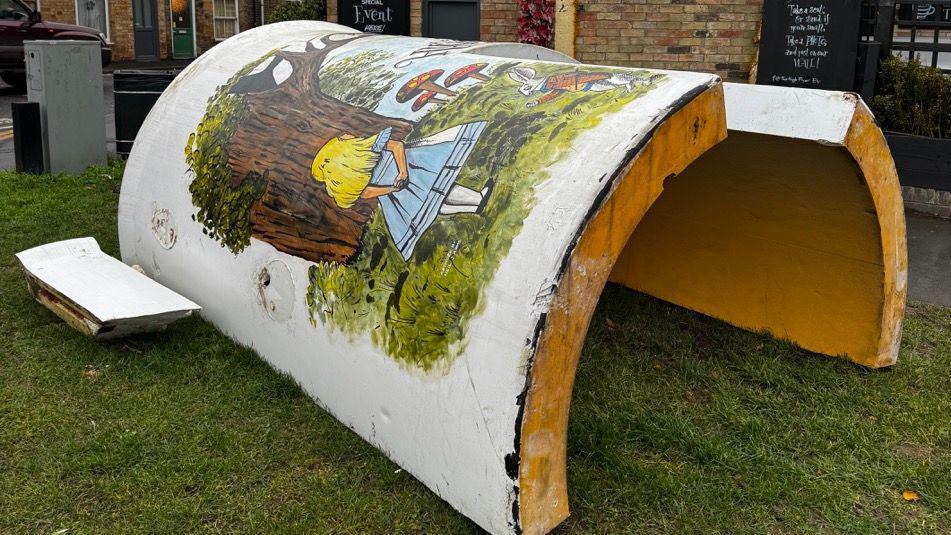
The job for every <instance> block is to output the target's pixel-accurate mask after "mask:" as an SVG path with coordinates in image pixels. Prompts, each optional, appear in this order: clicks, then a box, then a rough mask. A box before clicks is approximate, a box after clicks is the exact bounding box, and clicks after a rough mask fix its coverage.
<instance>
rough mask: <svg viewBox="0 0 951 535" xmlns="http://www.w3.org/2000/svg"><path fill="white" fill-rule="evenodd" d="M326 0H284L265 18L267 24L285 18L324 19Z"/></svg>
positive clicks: (325, 16) (282, 20) (281, 20)
mask: <svg viewBox="0 0 951 535" xmlns="http://www.w3.org/2000/svg"><path fill="white" fill-rule="evenodd" d="M326 18H327V2H326V0H284V2H282V3H281V5H280V6H278V7H277V9H275V10H274V11H272V12H271V16H269V17H268V18H267V22H268V24H270V23H272V22H284V21H285V20H326Z"/></svg>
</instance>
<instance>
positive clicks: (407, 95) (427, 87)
mask: <svg viewBox="0 0 951 535" xmlns="http://www.w3.org/2000/svg"><path fill="white" fill-rule="evenodd" d="M444 72H446V71H444V70H442V69H433V70H431V71H429V72H424V73H423V74H419V75H417V76H414V77H413V78H411V79H410V80H409V81H408V82H406V83H405V84H403V87H401V88H400V90H399V91H397V92H396V101H397V102H399V103H400V104H402V103H404V102H406V101H408V100H409V99H411V98H413V97H415V96H417V95H419V94H420V93H422V92H424V91H431V92H433V93H439V94H440V95H446V96H447V97H454V96H456V92H455V91H450V90H448V89H446V88H445V87H443V86H441V85H439V84H437V83H436V82H435V80H436V79H437V78H439V77H440V76H442V73H444Z"/></svg>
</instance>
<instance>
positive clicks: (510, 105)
mask: <svg viewBox="0 0 951 535" xmlns="http://www.w3.org/2000/svg"><path fill="white" fill-rule="evenodd" d="M388 43H389V41H380V42H379V44H377V41H374V40H368V41H366V45H363V46H361V45H360V44H359V42H357V43H354V44H350V45H349V46H350V47H352V50H347V49H344V51H346V52H348V53H346V54H339V55H337V56H334V57H332V59H329V60H327V59H326V58H327V55H328V53H329V52H330V51H331V50H333V49H335V48H336V47H339V46H343V45H341V44H339V43H336V42H333V41H325V42H323V43H322V45H323V46H321V47H313V48H309V49H308V50H305V51H304V52H285V51H277V52H275V53H274V56H273V59H268V58H262V59H261V61H259V62H255V64H254V65H251V66H249V67H248V68H246V69H244V74H242V73H239V74H238V75H236V76H235V77H234V78H232V79H231V80H230V81H229V82H228V83H227V84H225V85H224V86H222V88H220V89H219V91H218V92H217V94H216V95H215V96H214V97H213V98H212V100H211V101H210V102H209V106H208V109H207V113H206V115H205V117H204V119H203V121H202V123H201V124H200V125H199V127H198V130H197V132H196V133H195V134H194V135H193V139H191V140H190V141H189V148H188V149H186V154H187V157H188V158H189V164H190V165H191V166H192V170H193V171H194V173H195V180H194V182H193V184H192V198H193V201H194V203H195V205H196V206H197V207H198V213H197V220H198V221H199V222H201V223H202V224H203V225H204V226H205V228H206V232H207V233H208V234H209V235H210V236H212V237H213V238H215V239H217V240H219V241H220V242H221V243H222V244H223V245H224V246H226V247H228V248H230V249H231V250H232V251H234V252H235V253H236V254H237V253H238V252H240V251H241V249H242V248H243V247H244V246H246V245H247V243H248V241H249V239H250V238H249V236H250V237H254V238H256V239H259V240H262V241H265V242H267V243H270V244H271V245H272V246H274V247H275V248H277V249H278V250H281V251H284V252H287V253H289V254H293V255H295V256H298V257H300V258H303V259H306V260H310V261H312V266H311V268H310V269H309V280H308V288H307V291H306V295H305V296H304V300H305V302H306V306H307V310H308V311H309V316H310V320H311V322H312V323H313V324H314V325H318V324H322V325H326V326H328V327H331V328H333V329H334V330H336V331H337V332H338V333H340V334H342V335H344V336H351V337H356V336H369V337H370V338H371V339H372V341H373V342H374V344H376V345H377V346H378V347H380V348H382V350H383V351H385V353H386V354H388V355H389V356H391V357H392V358H394V359H397V360H398V361H400V362H401V363H403V364H404V365H406V366H408V367H412V368H417V369H422V370H433V369H443V368H444V367H445V366H447V365H448V364H449V363H451V362H452V360H453V359H454V358H455V356H457V355H459V354H460V353H461V351H462V350H463V349H464V348H465V346H466V344H467V342H468V340H467V335H466V333H467V325H468V323H469V320H470V319H471V318H472V317H473V316H475V315H476V314H478V313H480V312H481V311H482V309H483V306H484V303H483V300H484V291H485V288H486V286H487V285H488V284H489V283H490V281H491V280H492V278H493V277H494V275H495V273H496V271H497V269H498V267H499V265H500V263H501V262H502V261H503V260H504V259H505V257H506V255H507V254H508V252H509V249H510V247H511V245H512V241H513V240H514V239H515V237H516V236H517V235H518V233H519V232H520V231H521V228H522V223H523V221H524V220H525V218H526V217H527V216H528V214H529V212H530V211H531V209H532V207H533V206H534V204H535V187H536V186H537V185H539V184H540V183H542V182H544V181H545V180H548V179H549V178H551V177H550V176H549V175H548V173H547V171H546V169H547V168H549V167H550V166H551V165H552V164H553V163H555V162H557V161H558V160H559V159H560V158H562V157H563V156H565V154H566V152H567V150H568V149H569V147H570V146H571V145H572V142H573V141H574V139H575V138H576V136H577V135H578V134H579V133H581V132H583V131H585V130H588V129H590V128H592V127H594V126H595V125H597V124H598V123H599V122H600V121H601V119H602V117H604V116H605V115H606V114H610V113H613V112H616V111H618V110H620V109H621V108H622V107H623V106H625V105H627V104H629V103H630V102H631V101H632V100H634V99H637V98H638V97H639V96H641V95H643V94H645V93H646V92H648V91H650V90H652V89H654V88H655V87H656V86H657V85H658V84H659V83H662V82H663V80H664V77H663V76H662V75H652V74H651V73H649V72H647V71H630V70H620V69H608V68H600V67H599V68H597V70H590V69H587V68H580V69H579V67H577V66H570V65H558V64H545V63H537V64H529V63H522V62H515V61H511V60H509V61H505V60H496V61H494V62H492V63H488V62H486V63H479V62H475V63H473V59H472V57H468V56H462V57H459V56H454V55H452V54H444V55H437V56H433V57H423V58H422V59H421V60H418V61H414V62H407V61H401V60H400V59H399V58H400V57H403V58H405V56H401V55H400V54H401V53H404V54H405V52H406V51H402V50H395V49H394V50H387V44H388ZM374 45H375V46H374ZM325 60H326V65H324V62H325ZM264 61H271V66H270V67H268V68H267V69H265V70H264V71H261V72H258V73H257V74H248V73H250V72H251V69H253V68H254V66H256V65H259V64H261V63H262V62H264ZM281 61H286V62H288V64H289V65H290V66H291V67H292V69H293V74H292V75H291V76H289V77H288V78H286V79H285V80H280V78H279V77H275V76H271V75H270V74H268V73H269V72H277V71H276V69H277V64H278V63H279V62H281ZM394 62H395V63H394ZM396 65H400V67H396ZM262 73H264V74H267V75H268V76H270V77H269V78H262V77H261V75H262ZM315 82H316V83H315ZM275 95H277V96H279V98H278V97H276V96H275ZM281 102H283V105H281V104H280V103H281ZM278 105H281V108H280V113H277V112H276V111H275V106H278ZM216 151H219V152H216ZM196 154H197V155H198V156H200V157H196ZM275 156H278V157H275ZM427 173H429V174H427ZM420 199H421V200H420ZM413 202H415V203H416V204H413ZM225 212H227V215H225Z"/></svg>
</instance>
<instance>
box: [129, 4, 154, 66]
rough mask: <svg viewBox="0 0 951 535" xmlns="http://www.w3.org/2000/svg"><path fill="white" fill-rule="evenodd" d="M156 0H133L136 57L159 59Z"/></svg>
mask: <svg viewBox="0 0 951 535" xmlns="http://www.w3.org/2000/svg"><path fill="white" fill-rule="evenodd" d="M157 7H158V6H157V2H156V0H132V20H133V22H134V32H135V35H134V37H133V39H134V41H135V59H158V57H159V41H158V9H157Z"/></svg>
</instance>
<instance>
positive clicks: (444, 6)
mask: <svg viewBox="0 0 951 535" xmlns="http://www.w3.org/2000/svg"><path fill="white" fill-rule="evenodd" d="M423 35H424V36H426V37H438V38H442V39H458V40H459V41H478V40H479V0H423Z"/></svg>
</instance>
